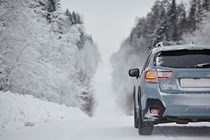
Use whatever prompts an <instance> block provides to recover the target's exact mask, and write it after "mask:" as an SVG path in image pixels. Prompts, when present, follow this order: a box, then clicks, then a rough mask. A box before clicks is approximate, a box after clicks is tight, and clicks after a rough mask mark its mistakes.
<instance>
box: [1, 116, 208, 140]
mask: <svg viewBox="0 0 210 140" xmlns="http://www.w3.org/2000/svg"><path fill="white" fill-rule="evenodd" d="M209 137H210V124H209V123H195V124H194V123H191V124H188V125H176V124H174V123H172V124H163V125H157V126H155V128H154V133H153V135H151V136H140V135H139V134H138V130H137V129H135V128H134V127H133V116H131V117H114V116H111V117H93V118H88V119H86V118H78V119H77V118H75V119H72V120H66V121H60V122H51V123H45V124H41V125H38V126H35V127H29V128H24V129H22V130H20V131H16V132H12V133H7V134H6V135H4V136H0V140H209Z"/></svg>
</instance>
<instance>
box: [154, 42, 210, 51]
mask: <svg viewBox="0 0 210 140" xmlns="http://www.w3.org/2000/svg"><path fill="white" fill-rule="evenodd" d="M204 49H207V50H210V46H204V45H196V44H190V45H173V46H163V47H156V48H154V49H153V50H152V51H153V53H157V52H160V51H173V50H204Z"/></svg>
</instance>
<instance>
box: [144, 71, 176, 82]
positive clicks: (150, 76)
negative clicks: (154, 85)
mask: <svg viewBox="0 0 210 140" xmlns="http://www.w3.org/2000/svg"><path fill="white" fill-rule="evenodd" d="M172 74H173V72H172V71H170V70H157V71H156V70H154V69H148V70H146V72H145V80H146V81H147V82H158V79H168V78H170V77H171V76H172Z"/></svg>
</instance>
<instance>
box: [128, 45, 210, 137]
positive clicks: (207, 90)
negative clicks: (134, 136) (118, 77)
mask: <svg viewBox="0 0 210 140" xmlns="http://www.w3.org/2000/svg"><path fill="white" fill-rule="evenodd" d="M129 75H130V76H131V77H136V82H135V85H134V91H133V99H134V126H135V128H138V130H139V134H140V135H151V134H152V131H153V126H154V125H156V124H159V123H168V122H176V123H178V124H187V123H189V122H203V121H208V122H209V121H210V47H204V46H197V45H182V46H181V45H180V46H162V47H156V48H154V49H153V50H152V51H151V52H150V54H149V56H148V58H147V60H146V62H145V65H144V67H143V69H142V71H141V72H140V70H139V69H138V68H135V69H130V70H129Z"/></svg>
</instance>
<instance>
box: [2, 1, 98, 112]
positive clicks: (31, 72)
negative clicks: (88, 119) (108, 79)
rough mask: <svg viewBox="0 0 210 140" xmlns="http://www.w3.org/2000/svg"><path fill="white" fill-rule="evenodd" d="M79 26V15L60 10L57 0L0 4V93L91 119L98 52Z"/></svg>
mask: <svg viewBox="0 0 210 140" xmlns="http://www.w3.org/2000/svg"><path fill="white" fill-rule="evenodd" d="M83 22H84V21H83V17H82V16H81V15H80V14H79V13H77V12H74V11H70V10H68V9H67V10H66V11H65V12H63V11H62V9H61V5H60V0H0V66H1V67H0V91H3V92H6V91H9V92H12V93H15V94H22V95H25V94H27V95H28V94H29V95H32V96H33V97H36V98H39V99H42V100H45V101H51V102H55V103H59V104H64V105H67V106H70V107H77V108H80V109H81V110H83V111H84V112H85V113H87V114H88V115H90V116H91V115H92V113H93V111H94V106H95V97H94V96H95V95H94V89H93V86H92V85H91V81H92V78H93V76H94V74H95V72H96V69H97V66H98V63H99V61H100V54H99V51H98V49H97V45H96V44H95V42H94V41H93V39H92V37H91V36H90V35H88V34H87V33H86V32H85V27H84V24H83ZM3 92H2V93H3ZM5 94H6V93H5Z"/></svg>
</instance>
